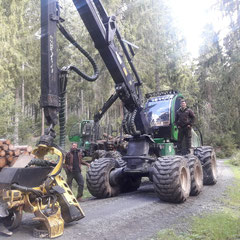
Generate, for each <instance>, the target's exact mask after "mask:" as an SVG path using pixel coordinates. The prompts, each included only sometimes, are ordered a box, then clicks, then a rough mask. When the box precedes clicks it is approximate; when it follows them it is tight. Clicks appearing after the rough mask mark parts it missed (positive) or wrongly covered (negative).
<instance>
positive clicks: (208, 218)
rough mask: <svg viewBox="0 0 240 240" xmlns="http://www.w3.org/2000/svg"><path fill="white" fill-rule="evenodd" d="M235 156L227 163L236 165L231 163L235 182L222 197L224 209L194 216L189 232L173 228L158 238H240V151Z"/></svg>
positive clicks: (162, 232) (178, 239)
mask: <svg viewBox="0 0 240 240" xmlns="http://www.w3.org/2000/svg"><path fill="white" fill-rule="evenodd" d="M233 158H234V159H233ZM233 158H232V159H230V161H228V162H227V163H228V164H229V163H230V164H233V163H234V165H235V166H233V165H231V168H232V170H233V173H234V176H235V182H234V184H233V185H232V186H230V187H229V188H228V189H227V190H226V192H225V198H224V199H222V203H223V209H222V210H219V211H218V212H213V213H208V214H203V215H202V216H200V217H193V218H192V219H191V221H190V222H192V224H191V229H190V230H189V232H187V233H176V232H175V231H174V230H172V229H166V230H164V231H160V232H159V233H158V235H157V236H156V238H155V239H156V240H237V239H240V168H239V166H240V153H236V154H235V155H234V156H233ZM235 163H239V164H235ZM236 165H237V166H238V167H236Z"/></svg>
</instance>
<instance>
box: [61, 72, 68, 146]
mask: <svg viewBox="0 0 240 240" xmlns="http://www.w3.org/2000/svg"><path fill="white" fill-rule="evenodd" d="M67 73H68V72H67V71H66V70H65V69H62V71H61V75H60V95H59V101H60V109H59V131H60V140H59V144H60V147H61V148H63V149H64V148H65V137H66V127H65V125H66V118H65V109H66V88H67V81H68V79H67Z"/></svg>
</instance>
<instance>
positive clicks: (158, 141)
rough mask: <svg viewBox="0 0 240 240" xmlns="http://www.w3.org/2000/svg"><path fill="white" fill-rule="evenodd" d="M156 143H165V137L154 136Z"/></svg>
mask: <svg viewBox="0 0 240 240" xmlns="http://www.w3.org/2000/svg"><path fill="white" fill-rule="evenodd" d="M153 140H154V142H155V143H164V138H154V139H153Z"/></svg>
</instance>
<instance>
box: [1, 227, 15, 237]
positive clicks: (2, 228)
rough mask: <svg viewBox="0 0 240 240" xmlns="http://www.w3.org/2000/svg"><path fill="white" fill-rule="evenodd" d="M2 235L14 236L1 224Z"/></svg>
mask: <svg viewBox="0 0 240 240" xmlns="http://www.w3.org/2000/svg"><path fill="white" fill-rule="evenodd" d="M0 233H2V234H4V235H6V236H9V237H10V236H12V234H13V233H12V232H11V231H9V230H8V229H7V228H6V227H5V226H4V225H3V224H0Z"/></svg>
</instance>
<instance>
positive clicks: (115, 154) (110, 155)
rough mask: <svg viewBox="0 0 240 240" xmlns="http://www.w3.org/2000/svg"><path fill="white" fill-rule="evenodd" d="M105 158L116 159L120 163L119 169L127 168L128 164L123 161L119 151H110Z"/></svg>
mask: <svg viewBox="0 0 240 240" xmlns="http://www.w3.org/2000/svg"><path fill="white" fill-rule="evenodd" d="M105 158H114V159H116V161H117V163H118V167H125V166H126V165H127V163H126V162H125V161H124V160H123V159H122V155H121V153H120V152H118V151H108V152H106V155H105Z"/></svg>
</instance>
